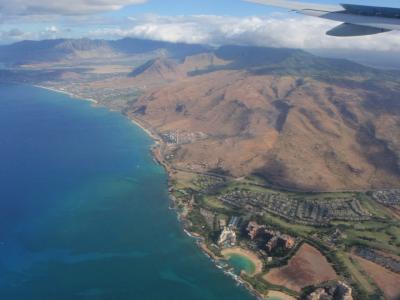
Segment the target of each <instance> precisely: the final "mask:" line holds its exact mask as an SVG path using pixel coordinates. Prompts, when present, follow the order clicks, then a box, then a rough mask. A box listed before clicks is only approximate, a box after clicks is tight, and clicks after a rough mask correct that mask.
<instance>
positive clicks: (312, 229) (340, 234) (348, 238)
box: [173, 176, 400, 299]
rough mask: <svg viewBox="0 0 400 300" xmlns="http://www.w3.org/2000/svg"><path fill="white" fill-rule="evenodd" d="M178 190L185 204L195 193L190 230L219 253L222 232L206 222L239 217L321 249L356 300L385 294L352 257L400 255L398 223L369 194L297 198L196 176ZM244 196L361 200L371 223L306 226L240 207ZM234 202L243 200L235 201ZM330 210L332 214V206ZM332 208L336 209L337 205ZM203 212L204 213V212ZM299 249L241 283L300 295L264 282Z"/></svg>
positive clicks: (299, 197) (298, 197) (302, 196)
mask: <svg viewBox="0 0 400 300" xmlns="http://www.w3.org/2000/svg"><path fill="white" fill-rule="evenodd" d="M177 186H178V185H177ZM179 188H180V189H181V191H178V192H175V191H174V192H173V195H174V196H175V197H176V198H178V199H185V198H186V202H187V199H188V198H189V197H190V194H191V193H193V194H194V195H195V197H194V199H195V203H194V207H192V209H191V210H190V213H189V215H188V220H189V221H190V222H191V228H190V229H191V230H193V231H195V232H197V233H199V234H201V235H202V236H203V237H205V239H206V244H207V245H208V246H209V248H210V250H211V251H213V252H216V253H218V247H216V246H215V245H213V244H215V243H216V241H217V240H218V237H219V234H220V232H221V228H220V227H218V226H210V221H209V220H206V219H207V216H209V215H210V214H211V215H212V216H214V219H215V220H216V221H215V222H214V223H212V224H211V225H213V224H217V223H218V222H219V220H224V221H225V222H226V221H228V220H229V218H231V217H232V216H237V217H241V219H242V220H247V221H248V220H254V221H257V223H258V224H265V225H266V226H268V227H269V228H271V229H274V230H277V231H280V232H283V233H286V234H289V235H291V236H293V237H298V238H301V239H302V241H303V242H307V243H309V244H311V245H312V246H314V247H315V248H317V249H318V250H319V251H320V252H321V253H322V254H323V255H324V256H325V257H326V258H327V260H328V261H329V262H330V263H331V264H332V266H333V267H334V269H335V270H336V272H337V274H339V276H340V277H341V278H342V279H344V280H345V281H346V282H348V283H349V284H350V285H351V286H352V288H353V295H354V297H355V299H378V298H379V297H380V295H381V294H382V292H381V291H380V290H379V288H378V287H377V286H376V284H375V283H374V282H373V281H372V280H371V279H370V278H369V277H368V276H367V275H366V274H365V272H364V271H363V270H362V269H361V267H360V266H359V265H358V263H357V262H356V261H355V260H353V258H352V254H351V251H352V249H353V247H355V246H363V247H367V248H372V249H376V250H382V251H385V252H388V253H392V254H396V255H400V223H399V222H398V220H396V219H393V215H392V214H391V213H390V210H388V209H387V208H386V207H384V206H382V205H381V204H379V203H377V202H375V201H374V200H373V199H372V198H371V197H370V196H369V195H368V194H367V193H359V192H346V193H294V192H286V191H277V190H272V189H270V188H267V187H263V186H262V185H261V183H260V182H257V183H256V184H252V182H251V181H250V179H248V178H246V179H243V180H240V181H226V180H221V178H218V177H208V178H207V176H201V177H200V176H195V177H194V178H192V180H189V181H187V182H185V185H184V186H182V183H180V185H179ZM243 191H244V192H243ZM230 193H231V194H233V195H234V197H236V198H234V197H233V198H232V199H233V200H232V201H225V199H224V198H221V196H224V195H227V194H230ZM242 194H243V195H244V196H243V197H248V198H249V200H251V199H252V198H251V197H253V195H256V196H259V195H274V197H283V198H282V199H283V200H284V199H286V198H285V197H287V199H289V200H288V201H297V202H295V203H300V204H301V203H303V202H306V201H309V202H310V203H319V202H321V203H335V202H338V201H339V203H343V202H346V201H347V202H350V201H358V203H359V206H360V209H361V210H362V211H364V212H365V214H366V215H368V218H366V219H363V220H361V221H353V220H331V221H329V222H326V223H321V224H319V225H316V224H304V222H303V223H302V222H299V220H297V219H296V216H297V215H295V216H294V217H293V218H286V217H283V216H282V215H279V214H276V213H274V212H271V211H268V210H264V209H263V207H262V205H263V202H257V201H250V202H248V201H247V200H246V201H244V203H243V204H241V202H240V197H241V195H242ZM276 195H278V196H276ZM236 199H239V200H237V202H235V200H236ZM246 199H247V198H246ZM256 200H257V199H256ZM178 202H179V201H178ZM280 203H285V202H280ZM278 204H279V203H278ZM252 205H254V206H253V207H252ZM298 205H299V204H298ZM327 207H328V209H329V207H330V206H327ZM332 207H333V209H335V207H336V206H334V205H333V206H332ZM356 209H357V208H356ZM201 210H205V211H206V213H204V212H201ZM204 216H206V218H205V217H204ZM241 234H243V233H240V232H239V235H238V237H239V240H240V239H243V238H244V239H246V237H245V236H241ZM244 242H246V241H244ZM300 245H301V243H299V244H297V246H296V247H295V248H294V249H292V251H289V252H287V253H285V255H283V256H282V257H281V258H278V257H276V256H275V259H273V260H272V261H268V259H267V257H264V258H263V262H264V272H263V273H262V274H259V275H257V276H254V277H251V276H248V275H246V274H242V277H243V279H244V280H245V281H246V282H248V283H249V284H251V286H252V287H253V288H254V289H255V290H257V291H258V292H260V293H266V292H267V291H268V290H277V291H282V292H284V293H287V294H289V295H293V296H298V295H296V293H294V292H293V291H290V290H288V289H286V288H284V287H280V286H274V285H271V284H269V283H268V282H266V281H265V280H264V279H262V276H263V275H264V274H265V273H266V272H267V271H268V270H269V269H271V268H274V267H280V266H282V265H286V264H287V263H288V261H289V259H290V258H291V257H292V256H293V255H294V254H295V253H296V251H297V249H298V248H299V247H300ZM214 248H216V249H214Z"/></svg>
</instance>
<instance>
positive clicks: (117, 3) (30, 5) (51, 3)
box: [0, 0, 147, 16]
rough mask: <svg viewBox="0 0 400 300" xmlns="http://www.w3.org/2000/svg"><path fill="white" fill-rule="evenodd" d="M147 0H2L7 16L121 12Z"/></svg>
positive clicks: (1, 8)
mask: <svg viewBox="0 0 400 300" xmlns="http://www.w3.org/2000/svg"><path fill="white" fill-rule="evenodd" d="M146 1H147V0H0V10H1V14H2V15H3V16H6V15H14V16H17V15H20V16H23V15H25V16H26V15H86V14H95V13H101V12H107V11H114V10H119V9H121V8H122V7H124V6H127V5H133V4H140V3H145V2H146Z"/></svg>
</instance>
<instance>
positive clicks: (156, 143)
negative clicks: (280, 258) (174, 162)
mask: <svg viewBox="0 0 400 300" xmlns="http://www.w3.org/2000/svg"><path fill="white" fill-rule="evenodd" d="M33 86H35V87H37V88H41V89H45V90H48V91H52V92H56V93H61V94H65V95H68V96H70V97H71V98H73V99H77V100H79V101H88V102H91V103H92V104H95V105H103V106H104V107H106V108H107V109H110V108H108V107H107V106H106V105H104V104H102V103H100V102H99V101H97V100H94V99H90V98H89V99H88V98H84V97H80V96H79V95H76V94H73V93H70V92H67V91H64V90H58V89H55V88H51V87H46V86H42V85H33ZM121 115H122V116H123V117H126V118H127V119H128V120H129V121H130V122H131V123H132V124H134V125H135V126H137V127H139V128H140V129H141V130H143V131H144V132H145V133H146V134H147V135H148V136H149V137H150V138H151V139H152V141H153V145H152V146H150V149H149V150H150V152H151V154H152V156H153V158H154V161H155V163H157V164H159V165H160V166H161V167H163V168H164V170H165V172H166V174H167V180H168V186H169V187H170V179H171V177H172V175H171V172H172V170H171V168H170V167H169V166H168V163H166V162H165V160H164V158H163V155H162V152H161V151H162V146H163V141H162V139H161V137H160V136H159V135H158V133H156V132H155V130H154V129H153V128H152V127H151V126H150V125H149V124H145V122H143V121H142V120H139V119H136V118H134V117H132V116H128V115H126V114H123V113H122V112H121ZM168 196H169V200H170V201H171V203H174V200H173V198H172V197H171V194H170V192H169V191H168ZM175 214H176V216H177V219H178V221H179V223H181V226H180V227H181V229H182V231H183V232H184V233H186V235H187V236H189V237H190V238H192V239H195V240H196V244H197V246H198V248H199V250H200V251H201V252H202V253H203V254H204V255H206V256H207V257H208V258H209V259H210V260H211V261H212V262H213V263H214V266H215V267H216V268H219V269H221V271H223V273H224V274H225V275H226V276H228V277H231V278H232V279H233V280H234V282H236V284H237V285H241V286H243V287H244V288H246V290H247V291H248V292H249V293H250V294H251V295H253V296H255V298H256V299H260V300H263V299H266V298H265V297H266V295H264V294H261V293H260V292H258V291H257V290H256V289H255V288H254V287H253V286H252V285H251V284H250V283H249V282H247V281H246V280H244V279H243V278H242V277H241V276H238V275H235V274H233V273H232V272H231V271H229V270H224V269H223V268H221V265H220V262H222V261H226V260H227V259H226V257H224V256H221V257H220V256H217V255H215V254H214V253H213V252H212V251H211V250H210V249H209V248H208V247H207V245H206V243H205V242H204V241H203V237H201V236H199V235H198V234H197V233H194V232H190V231H189V230H188V229H187V228H185V226H184V224H183V223H182V222H180V214H179V212H178V211H175ZM236 248H239V247H236ZM240 250H242V251H245V252H246V251H247V250H246V249H243V248H240ZM246 257H247V255H246ZM249 259H250V258H249ZM257 259H258V258H257ZM256 268H257V266H256ZM261 271H262V266H261ZM257 274H258V273H257V272H255V273H254V275H257Z"/></svg>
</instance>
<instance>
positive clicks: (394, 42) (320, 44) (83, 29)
mask: <svg viewBox="0 0 400 300" xmlns="http://www.w3.org/2000/svg"><path fill="white" fill-rule="evenodd" d="M314 2H318V3H337V2H336V1H327V0H316V1H314ZM347 2H351V3H358V4H366V5H379V6H392V7H396V6H399V3H398V1H394V0H386V1H379V2H377V1H372V0H369V1H355V0H351V1H347ZM0 7H2V9H1V11H0V44H10V43H13V42H17V41H21V40H42V39H54V38H83V37H87V38H100V39H118V38H123V37H135V38H144V39H154V40H162V41H168V42H186V43H200V44H209V45H218V46H219V45H224V44H239V45H256V46H272V47H288V48H301V49H329V50H332V49H340V50H352V51H353V50H362V51H374V52H397V51H399V50H400V38H399V37H400V34H399V33H398V32H389V33H385V34H382V35H380V36H370V37H356V38H346V39H341V40H340V43H338V38H335V37H328V36H326V35H325V32H326V30H328V29H330V28H331V27H332V25H334V24H336V23H335V22H330V21H324V20H321V19H316V18H310V17H305V16H300V15H297V14H295V13H291V12H287V11H285V10H280V9H276V8H270V7H266V6H261V5H257V4H254V3H248V2H245V1H241V0H234V1H229V0H220V1H218V2H217V3H215V1H211V0H207V1H198V0H186V1H184V2H182V1H178V0H167V1H166V0H118V1H99V0H96V1H76V0H74V1H72V2H71V1H65V0H62V1H58V2H57V3H54V2H52V1H47V0H46V1H38V0H35V1H33V2H32V1H27V0H19V1H17V2H15V1H13V2H10V1H5V0H0Z"/></svg>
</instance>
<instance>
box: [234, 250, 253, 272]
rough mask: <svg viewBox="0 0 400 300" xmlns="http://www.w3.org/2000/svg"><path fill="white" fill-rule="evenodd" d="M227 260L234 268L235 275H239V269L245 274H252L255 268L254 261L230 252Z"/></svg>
mask: <svg viewBox="0 0 400 300" xmlns="http://www.w3.org/2000/svg"><path fill="white" fill-rule="evenodd" d="M228 262H229V264H230V265H231V266H232V267H233V268H234V270H235V273H236V274H237V275H239V274H240V273H241V271H245V272H246V273H247V274H252V273H254V271H255V269H256V266H255V265H254V263H253V262H252V261H251V260H249V259H248V258H247V257H245V256H242V255H238V254H231V255H230V256H229V259H228Z"/></svg>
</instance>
